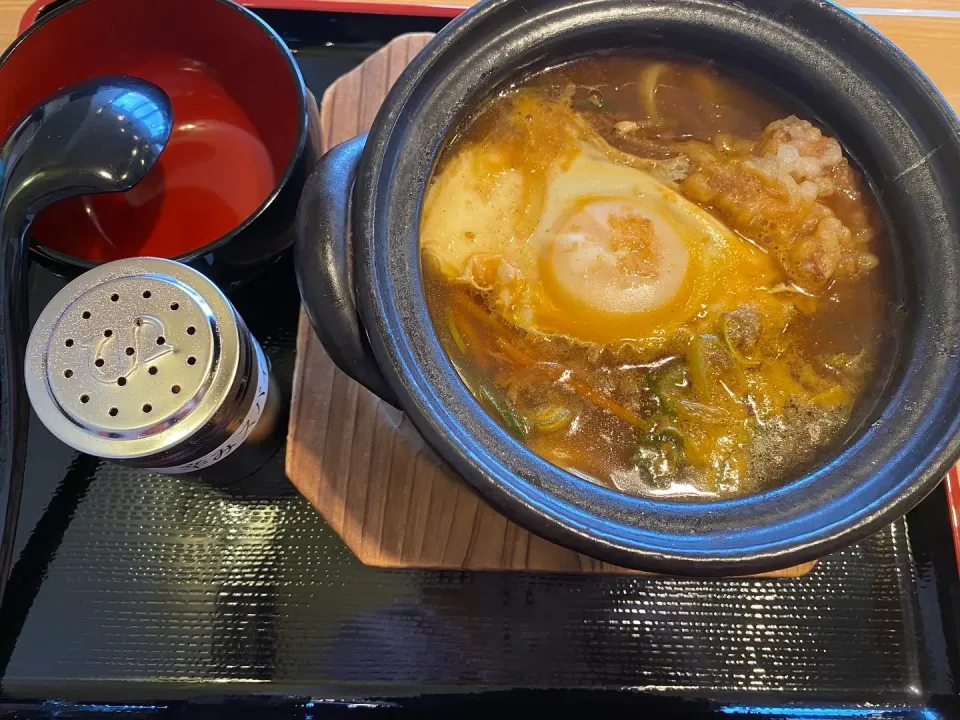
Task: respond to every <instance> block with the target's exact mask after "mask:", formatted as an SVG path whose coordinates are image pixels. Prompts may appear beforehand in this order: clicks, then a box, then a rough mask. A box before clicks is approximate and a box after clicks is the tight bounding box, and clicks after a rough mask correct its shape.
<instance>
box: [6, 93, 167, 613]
mask: <svg viewBox="0 0 960 720" xmlns="http://www.w3.org/2000/svg"><path fill="white" fill-rule="evenodd" d="M172 124H173V116H172V113H171V110H170V100H169V98H168V97H167V95H166V94H165V93H164V92H163V91H162V90H161V89H160V88H158V87H156V86H154V85H151V84H149V83H146V82H143V81H141V80H137V79H136V78H127V77H112V78H108V77H104V78H96V79H95V80H92V81H89V82H86V83H83V84H80V85H75V86H73V87H70V88H67V89H65V90H64V91H62V92H60V93H58V94H57V95H56V96H54V97H52V98H50V99H48V100H47V101H45V102H44V103H42V104H41V105H39V106H38V107H36V108H34V109H32V110H31V111H30V112H29V113H28V114H27V115H26V117H24V119H23V120H22V121H21V122H20V123H19V124H18V125H17V126H16V127H15V128H14V130H13V132H12V133H11V134H10V137H9V138H7V141H6V143H5V144H4V146H3V148H2V149H0V268H2V273H3V276H2V285H0V289H2V293H0V523H2V525H0V597H2V595H3V589H4V582H5V580H6V578H7V574H8V572H9V563H10V560H11V554H12V552H13V540H14V532H15V529H16V516H17V509H18V505H19V498H20V492H21V483H22V479H23V478H22V476H23V464H24V455H25V452H26V431H27V416H28V413H27V411H28V403H27V399H26V393H25V390H24V388H23V354H24V349H25V347H26V342H27V331H28V325H27V293H26V287H25V284H24V281H25V278H26V274H27V252H26V250H27V243H28V238H29V233H30V225H31V224H32V223H33V220H34V218H36V216H37V214H38V213H39V212H40V211H41V210H43V209H44V208H45V207H47V206H48V205H51V204H52V203H55V202H57V201H58V200H62V199H64V198H67V197H73V196H75V195H91V194H94V193H104V192H123V191H126V190H129V189H130V188H132V187H133V186H134V185H136V184H137V183H138V182H140V180H141V179H143V176H144V175H146V174H147V172H149V171H150V170H151V169H152V168H153V164H154V163H155V162H156V160H157V158H158V157H159V156H160V152H161V151H162V150H163V147H164V145H166V142H167V139H168V138H169V136H170V130H171V127H172Z"/></svg>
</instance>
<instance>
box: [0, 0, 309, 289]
mask: <svg viewBox="0 0 960 720" xmlns="http://www.w3.org/2000/svg"><path fill="white" fill-rule="evenodd" d="M156 1H160V2H162V0H156ZM212 1H213V2H216V3H219V4H220V5H223V6H224V7H227V8H228V9H230V10H233V11H234V12H237V13H239V14H240V15H242V16H243V17H245V18H246V19H247V20H249V21H252V22H253V24H254V25H255V26H256V27H257V28H258V29H259V30H260V31H261V32H263V33H264V34H265V35H266V36H267V37H269V38H270V40H271V41H272V42H273V46H274V47H275V48H276V50H277V51H278V52H279V53H280V55H281V57H282V58H283V60H284V64H285V65H286V66H287V70H288V71H289V72H290V76H291V79H292V80H293V82H294V85H295V86H296V94H297V115H298V116H299V117H300V120H299V123H298V128H297V140H296V142H295V143H294V147H293V149H292V151H291V153H290V157H289V158H288V160H287V164H286V167H285V168H284V170H283V173H282V174H281V175H280V177H279V178H278V179H277V180H276V182H274V185H273V189H272V190H271V191H270V193H269V194H268V195H267V197H266V198H264V200H263V202H261V203H260V205H258V206H257V208H256V209H255V210H254V211H253V212H251V213H250V215H248V216H247V217H246V218H245V219H244V220H243V221H242V222H241V223H239V224H238V225H236V226H235V227H234V228H233V229H232V230H231V231H230V232H228V233H225V234H224V235H221V236H220V237H218V238H215V239H213V240H211V241H210V242H208V243H207V244H206V245H203V246H201V247H199V248H197V249H195V250H191V251H189V252H186V253H181V254H180V255H177V256H175V257H172V258H167V259H169V260H176V261H177V262H182V263H189V262H191V261H193V260H196V259H197V258H198V257H202V256H203V255H206V254H207V253H210V252H214V251H215V250H218V249H220V248H221V247H223V246H224V245H226V244H227V243H229V242H230V241H231V240H233V239H234V238H235V237H237V236H238V235H240V234H241V233H242V232H244V231H245V230H246V229H247V228H249V227H250V226H251V225H252V224H253V223H254V222H255V221H257V220H258V219H259V218H260V217H261V216H262V215H263V214H264V213H265V212H266V211H267V210H268V209H269V208H270V206H271V205H273V203H274V201H275V200H276V199H277V196H278V195H279V194H280V192H281V191H282V190H283V188H284V187H286V185H287V183H289V182H290V179H291V178H292V177H293V174H294V172H295V171H296V168H297V163H298V162H299V160H300V157H301V156H302V155H303V153H304V149H305V148H306V146H307V139H308V137H309V131H310V119H309V116H308V112H307V85H306V83H305V81H304V79H303V74H302V73H301V72H300V66H299V65H297V61H296V60H295V59H294V57H293V54H292V53H291V52H290V49H289V48H288V47H287V45H286V43H284V42H283V39H282V38H281V37H280V35H279V34H278V33H277V31H276V30H274V29H273V28H272V27H271V26H270V25H268V24H267V23H266V21H264V20H263V19H262V18H260V17H259V16H258V15H257V14H255V13H254V12H252V11H251V10H249V9H247V8H245V7H243V6H242V5H239V4H237V3H235V2H232V0H212ZM88 2H97V0H69V2H66V3H64V4H63V5H60V6H59V7H57V8H55V9H54V10H51V11H50V12H49V13H45V14H42V15H41V16H40V17H38V19H37V20H36V21H35V22H33V23H32V24H31V25H30V27H28V28H27V29H26V30H25V31H23V32H22V33H21V34H20V35H19V36H18V37H17V38H16V40H14V41H13V44H12V45H11V46H10V47H9V48H7V49H6V50H5V51H4V52H3V53H0V67H2V66H3V64H4V63H5V62H6V61H7V59H8V58H9V57H11V56H12V55H13V54H14V53H15V52H16V51H17V49H18V48H19V47H20V46H21V45H22V44H23V43H25V42H26V41H27V40H28V39H29V38H30V37H31V36H32V35H33V34H34V33H36V32H38V31H39V30H40V29H41V28H42V27H43V26H44V25H46V24H47V23H48V22H51V21H52V20H53V19H54V18H57V17H60V16H61V15H63V14H64V13H66V12H69V11H70V10H72V9H73V8H75V7H77V6H79V5H83V4H85V3H88ZM40 12H43V11H42V10H41V11H40ZM30 250H31V252H34V253H36V254H37V255H39V256H40V257H42V258H44V259H46V260H48V261H50V262H52V263H55V264H58V265H61V266H67V267H71V268H80V269H81V270H90V269H92V268H95V267H97V266H99V265H102V264H103V262H98V261H94V260H86V259H84V258H79V257H76V256H74V255H69V254H68V253H64V252H60V251H59V250H54V249H52V248H49V247H47V246H46V245H43V244H42V243H40V242H37V241H36V240H32V241H31V243H30Z"/></svg>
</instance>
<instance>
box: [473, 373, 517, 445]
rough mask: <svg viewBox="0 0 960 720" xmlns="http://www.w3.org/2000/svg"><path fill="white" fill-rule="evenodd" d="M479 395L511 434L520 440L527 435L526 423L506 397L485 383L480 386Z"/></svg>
mask: <svg viewBox="0 0 960 720" xmlns="http://www.w3.org/2000/svg"><path fill="white" fill-rule="evenodd" d="M479 395H480V397H481V399H482V400H483V401H484V402H485V403H486V404H487V405H488V406H489V407H490V409H491V410H493V411H494V412H496V413H497V415H499V416H500V417H501V418H503V424H504V425H505V426H506V428H507V430H509V431H510V433H511V434H512V435H514V436H515V437H517V438H518V439H520V440H523V438H525V437H526V436H527V433H528V432H529V430H528V428H527V424H526V423H525V422H524V421H523V420H522V419H521V418H520V416H519V415H517V414H516V413H515V412H514V411H513V409H512V408H511V407H510V403H509V402H508V401H507V398H506V397H504V396H503V395H502V394H500V393H498V392H496V391H495V390H492V389H490V388H489V387H487V386H486V385H481V386H480V393H479Z"/></svg>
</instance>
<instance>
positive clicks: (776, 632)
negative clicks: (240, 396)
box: [0, 10, 960, 720]
mask: <svg viewBox="0 0 960 720" xmlns="http://www.w3.org/2000/svg"><path fill="white" fill-rule="evenodd" d="M261 15H262V16H263V17H264V18H265V19H266V20H267V21H268V22H269V23H270V24H272V25H273V26H274V27H275V28H276V29H277V30H278V31H279V32H280V34H281V35H282V36H283V37H284V38H285V40H287V42H288V43H289V44H290V45H291V47H293V48H294V49H295V51H296V53H297V57H298V60H299V62H300V64H301V67H302V68H303V72H304V75H305V77H306V80H307V83H308V84H309V85H310V87H311V88H312V89H313V91H314V93H315V94H316V95H317V96H318V97H320V96H321V95H322V93H323V90H324V89H325V88H326V86H327V85H328V84H329V83H330V82H332V81H333V80H334V79H335V78H336V77H337V76H338V75H340V74H341V73H343V72H345V71H346V70H349V69H350V68H351V67H353V66H355V65H356V64H358V63H359V62H360V61H362V60H363V58H364V57H366V56H367V55H368V54H369V53H370V52H372V51H373V50H375V49H376V48H378V47H380V46H381V45H382V44H384V43H385V42H386V41H388V40H389V39H391V38H392V37H394V36H396V35H398V34H401V33H404V32H410V31H436V30H438V29H439V28H440V27H441V26H442V24H443V23H444V22H445V21H444V20H443V19H439V18H428V17H407V16H398V15H391V16H380V15H360V14H341V13H331V12H308V11H293V10H263V11H261ZM30 282H31V311H32V312H33V313H34V315H36V314H37V313H38V312H39V311H40V309H41V308H42V306H43V304H44V303H45V301H46V300H47V299H48V298H49V297H51V296H52V295H53V293H54V292H56V290H57V289H59V287H60V286H61V285H62V281H61V280H60V279H59V278H57V277H56V276H54V275H52V274H50V273H49V272H48V271H46V270H43V269H41V268H39V267H34V268H33V270H32V271H31V277H30ZM232 299H233V300H234V302H235V304H236V305H237V307H238V308H239V310H240V312H241V314H242V315H243V316H244V318H245V319H246V320H247V323H248V324H249V325H250V328H251V329H252V331H253V332H254V334H256V335H257V337H258V338H259V339H260V341H261V342H262V344H263V345H264V347H265V349H266V350H267V352H268V353H269V355H270V357H271V359H272V362H273V364H274V368H275V371H276V373H277V374H278V376H279V378H280V379H281V380H282V382H284V383H286V385H287V387H288V389H289V385H290V382H291V378H292V374H293V366H294V344H295V343H294V341H295V335H296V330H297V317H298V309H299V298H298V296H297V292H296V286H295V282H294V275H293V265H292V259H291V258H290V257H289V256H288V257H285V258H282V259H281V261H280V262H278V263H277V264H276V265H274V266H273V267H271V268H270V269H268V270H267V271H265V272H264V273H263V275H262V276H261V277H259V278H257V279H256V280H254V281H253V282H252V283H250V284H249V285H247V286H246V287H244V288H241V289H240V290H238V291H236V292H235V293H233V294H232ZM16 552H17V554H18V556H19V557H18V560H17V562H16V565H15V566H14V568H13V574H12V577H11V581H10V584H9V590H8V593H7V596H6V597H5V598H4V602H3V605H2V607H0V672H2V680H0V715H2V714H4V713H6V714H8V715H10V716H17V717H50V716H56V717H84V716H89V715H100V714H106V713H109V714H111V715H115V714H120V715H122V716H123V717H156V716H160V715H164V716H165V715H177V716H180V717H195V716H196V717H208V716H216V717H221V716H222V717H248V716H250V717H252V716H254V715H256V716H269V717H273V716H276V717H304V718H307V717H314V716H316V717H319V716H321V715H323V716H329V715H338V714H341V713H345V714H357V713H363V712H368V711H370V709H373V708H375V709H376V710H377V711H378V712H376V713H375V714H380V715H382V714H384V713H386V714H397V713H401V714H402V713H413V714H418V715H419V714H437V715H443V716H447V717H449V716H452V715H462V714H467V715H469V716H472V715H474V714H479V713H482V714H484V715H490V713H505V712H507V713H510V714H519V713H520V712H524V713H529V712H541V713H546V712H552V711H555V710H556V711H559V710H566V711H568V712H579V711H581V710H582V711H588V712H590V713H591V714H592V716H596V717H601V716H606V715H610V714H613V713H617V714H618V715H621V714H623V713H630V714H631V715H630V716H631V717H653V718H661V717H706V716H717V717H720V716H733V717H738V716H739V717H770V718H843V717H853V718H860V717H865V718H873V717H877V718H918V719H923V720H934V719H935V718H950V717H960V705H958V704H957V702H956V699H955V695H956V692H957V673H958V671H960V662H958V628H957V622H956V617H957V611H958V609H960V583H958V579H957V568H956V565H955V563H954V559H953V554H952V547H951V536H950V529H949V525H948V516H947V507H946V503H945V500H944V496H943V492H942V491H941V490H937V491H936V492H935V493H934V494H933V495H932V496H931V497H930V498H928V499H927V500H926V501H925V502H924V503H923V505H921V507H919V508H918V509H917V510H915V511H914V512H913V513H911V515H910V516H909V518H907V520H906V521H901V522H898V523H896V524H895V525H893V526H892V527H890V528H888V529H887V530H885V531H883V532H882V533H880V534H878V535H876V536H875V537H873V538H871V539H870V540H868V541H866V542H864V543H862V544H860V545H858V546H856V547H853V548H850V549H848V550H845V551H843V552H840V553H837V554H835V555H832V556H829V557H827V558H824V559H823V560H822V561H821V562H820V563H819V565H818V566H817V568H816V569H815V570H814V571H813V572H812V573H810V574H809V575H807V576H806V577H803V578H800V579H785V580H769V579H766V580H758V579H753V580H749V579H748V580H727V581H718V580H706V581H704V580H682V579H673V578H663V577H635V576H633V577H622V576H573V575H570V576H563V575H534V574H519V573H469V572H425V571H391V570H376V569H372V568H368V567H365V566H363V565H362V564H360V563H359V562H358V561H357V560H356V559H355V558H354V557H353V556H352V555H351V554H350V552H349V551H348V550H347V548H346V547H345V546H344V544H343V543H342V541H341V540H340V539H339V538H338V537H337V535H336V534H335V533H334V532H333V531H332V530H330V528H329V527H328V526H327V525H326V523H325V522H324V520H323V519H322V518H321V516H320V515H319V514H318V513H317V512H315V511H314V510H313V509H312V508H311V506H310V505H309V504H308V503H307V502H306V500H304V499H303V498H301V497H300V496H299V495H298V494H297V492H296V491H295V490H294V488H293V487H292V486H291V485H290V483H289V482H288V481H287V479H286V478H285V477H284V471H283V451H282V450H281V451H280V452H279V453H278V455H277V456H276V457H274V458H273V460H272V461H271V462H270V463H269V464H268V465H267V466H266V467H265V468H263V469H262V470H261V471H260V472H258V473H257V474H255V475H254V476H252V477H249V478H247V479H245V480H243V481H241V482H237V483H232V484H222V483H221V484H213V483H210V482H204V481H202V480H196V479H184V478H178V477H169V476H162V475H155V474H150V473H145V472H143V471H138V470H130V469H126V468H121V467H119V466H116V465H112V464H110V463H108V462H101V461H98V460H95V459H92V458H89V457H86V456H81V455H78V454H77V453H75V452H73V451H71V450H69V449H68V448H67V447H65V446H63V445H62V444H61V443H59V442H58V441H56V440H55V439H54V438H53V437H52V436H50V435H49V434H48V433H47V432H46V431H45V430H44V428H43V427H42V426H40V424H39V423H38V422H37V421H36V419H35V418H34V419H32V421H31V427H30V451H29V460H28V468H27V478H26V484H25V490H24V499H23V506H22V510H21V515H20V523H19V534H18V537H17V549H16Z"/></svg>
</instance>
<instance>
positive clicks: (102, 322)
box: [25, 258, 240, 459]
mask: <svg viewBox="0 0 960 720" xmlns="http://www.w3.org/2000/svg"><path fill="white" fill-rule="evenodd" d="M239 354H240V339H239V329H238V325H237V321H236V317H235V315H234V312H233V309H232V306H231V305H230V303H229V301H227V299H226V298H225V297H224V296H223V294H222V293H221V292H220V290H219V289H218V288H217V287H216V286H215V285H214V284H213V283H212V282H210V281H209V280H208V279H207V278H205V277H204V276H203V275H202V274H200V273H199V272H197V271H195V270H193V269H192V268H189V267H187V266H185V265H181V264H180V263H177V262H173V261H171V260H163V259H158V258H132V259H126V260H118V261H116V262H111V263H107V264H105V265H101V266H99V267H97V268H95V269H94V270H90V271H89V272H86V273H84V274H83V275H81V276H80V277H78V278H77V279H76V280H74V281H72V282H71V283H69V284H68V285H67V286H66V287H64V288H63V289H62V290H61V291H60V292H59V293H57V295H56V296H55V297H54V298H53V300H51V301H50V303H49V304H48V305H47V307H46V308H45V309H44V311H43V312H42V313H41V315H40V317H39V319H38V320H37V323H36V324H35V325H34V328H33V331H32V332H31V335H30V340H29V342H28V344H27V355H26V366H25V367H26V370H25V379H26V385H27V392H28V394H29V396H30V401H31V403H32V404H33V407H34V409H35V410H36V412H37V415H38V416H39V417H40V420H41V421H42V422H43V423H44V425H46V426H47V427H48V428H49V429H50V430H51V432H53V434H54V435H56V436H57V437H59V438H60V439H61V440H63V441H64V442H65V443H67V444H68V445H70V446H72V447H74V448H76V449H77V450H81V451H83V452H86V453H89V454H91V455H97V456H100V457H107V458H113V459H132V458H142V457H146V456H149V455H152V454H154V453H157V452H159V451H162V450H165V449H168V448H170V447H173V446H175V445H177V444H178V443H180V442H182V441H183V440H184V439H186V438H188V437H189V436H190V435H192V434H193V433H194V432H196V431H197V430H198V429H200V428H201V427H203V425H204V424H205V423H206V422H207V421H208V420H209V419H210V417H211V416H212V415H213V413H214V412H216V410H217V409H218V408H219V407H220V405H221V404H222V403H223V402H224V401H225V400H226V398H227V394H228V392H229V390H230V388H231V386H232V384H233V379H234V376H235V374H236V372H237V367H238V358H239Z"/></svg>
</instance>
